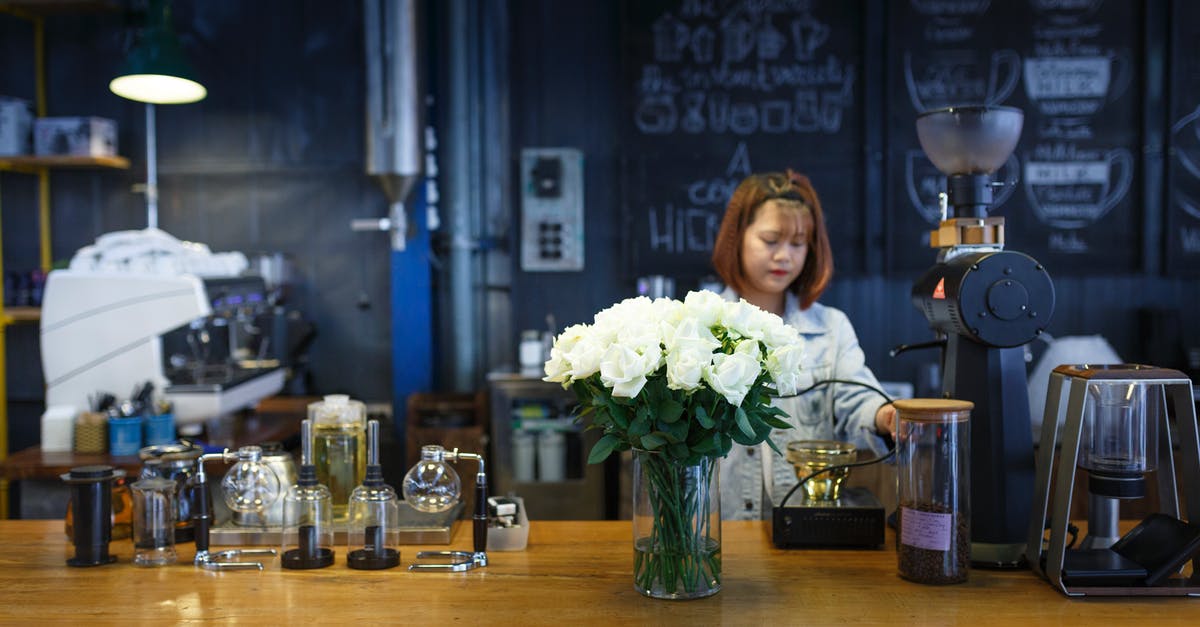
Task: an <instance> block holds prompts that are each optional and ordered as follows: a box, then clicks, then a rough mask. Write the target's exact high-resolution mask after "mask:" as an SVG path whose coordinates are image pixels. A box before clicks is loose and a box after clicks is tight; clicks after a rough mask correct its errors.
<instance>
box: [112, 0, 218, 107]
mask: <svg viewBox="0 0 1200 627" xmlns="http://www.w3.org/2000/svg"><path fill="white" fill-rule="evenodd" d="M108 88H109V89H110V90H112V92H113V93H114V94H116V95H118V96H121V97H122V98H128V99H130V100H136V101H138V102H149V103H152V104H186V103H189V102H196V101H199V100H203V99H204V97H205V96H207V95H208V90H206V89H205V88H204V85H201V84H200V83H199V82H197V81H196V79H195V73H194V72H193V71H192V67H191V65H190V64H189V63H188V62H187V58H186V57H184V55H183V48H182V47H180V45H179V38H178V37H177V36H176V35H175V31H174V30H173V29H172V28H171V18H170V7H169V4H168V3H166V2H161V3H158V2H151V10H150V12H149V14H148V16H147V24H146V26H145V28H143V29H142V31H141V32H140V33H139V35H138V38H137V40H136V42H135V43H134V46H133V49H132V50H130V51H129V55H128V56H127V57H126V58H125V63H124V65H123V66H122V67H121V71H120V72H119V73H118V75H117V77H116V78H114V79H112V81H111V82H109V84H108Z"/></svg>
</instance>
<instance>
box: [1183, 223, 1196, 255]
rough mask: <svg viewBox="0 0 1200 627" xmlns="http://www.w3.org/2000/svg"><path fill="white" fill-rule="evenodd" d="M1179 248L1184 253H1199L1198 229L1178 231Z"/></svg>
mask: <svg viewBox="0 0 1200 627" xmlns="http://www.w3.org/2000/svg"><path fill="white" fill-rule="evenodd" d="M1179 248H1180V249H1181V250H1182V251H1183V252H1185V253H1200V229H1189V228H1183V229H1180V230H1179Z"/></svg>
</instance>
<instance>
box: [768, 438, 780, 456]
mask: <svg viewBox="0 0 1200 627" xmlns="http://www.w3.org/2000/svg"><path fill="white" fill-rule="evenodd" d="M767 444H769V445H770V446H771V448H772V449H774V450H775V452H776V453H779V454H780V455H783V451H781V450H779V447H778V446H776V445H775V440H772V439H771V438H767Z"/></svg>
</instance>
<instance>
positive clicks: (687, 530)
mask: <svg viewBox="0 0 1200 627" xmlns="http://www.w3.org/2000/svg"><path fill="white" fill-rule="evenodd" d="M717 464H718V460H716V459H707V458H705V459H702V460H701V461H700V463H698V464H695V465H686V464H683V463H681V462H678V461H675V460H673V459H671V458H670V456H668V455H663V454H660V453H655V452H651V451H640V450H635V451H634V452H633V586H634V588H636V589H637V591H638V592H641V593H642V594H644V595H646V596H648V597H653V598H657V599H696V598H700V597H706V596H710V595H713V594H716V593H717V591H719V590H720V589H721V497H720V491H719V488H718V477H717V475H718V474H719V473H718V471H717Z"/></svg>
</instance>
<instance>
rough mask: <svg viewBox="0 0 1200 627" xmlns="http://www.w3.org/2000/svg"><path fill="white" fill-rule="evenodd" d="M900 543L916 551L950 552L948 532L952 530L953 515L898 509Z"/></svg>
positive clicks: (904, 508)
mask: <svg viewBox="0 0 1200 627" xmlns="http://www.w3.org/2000/svg"><path fill="white" fill-rule="evenodd" d="M900 509H901V510H903V511H901V512H900V542H901V543H902V544H907V545H908V546H915V547H917V548H918V549H929V550H931V551H949V550H950V532H951V531H952V530H953V529H954V514H939V513H937V512H922V511H919V510H915V509H910V508H907V507H902V508H900Z"/></svg>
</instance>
